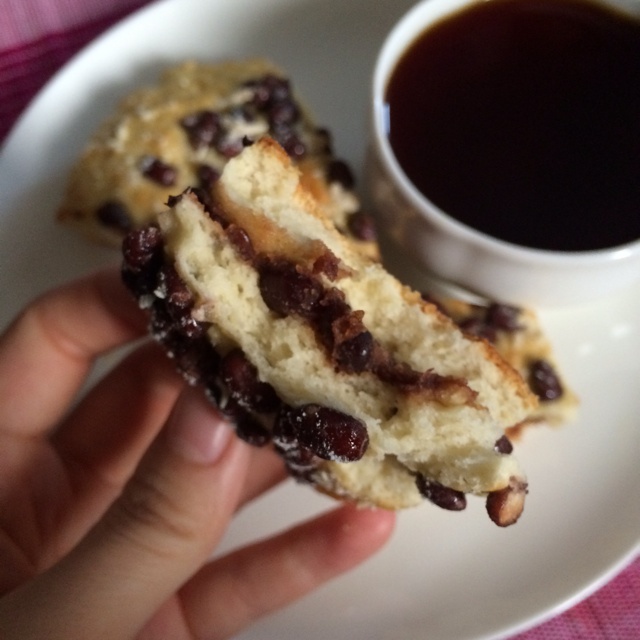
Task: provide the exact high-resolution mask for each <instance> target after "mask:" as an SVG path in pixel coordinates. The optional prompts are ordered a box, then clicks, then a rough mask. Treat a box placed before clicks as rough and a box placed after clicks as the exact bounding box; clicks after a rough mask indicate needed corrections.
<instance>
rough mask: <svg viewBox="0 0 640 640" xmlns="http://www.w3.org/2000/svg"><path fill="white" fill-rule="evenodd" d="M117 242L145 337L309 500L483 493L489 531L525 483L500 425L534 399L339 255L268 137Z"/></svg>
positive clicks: (431, 315) (455, 497) (493, 362)
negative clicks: (272, 453) (308, 488)
mask: <svg viewBox="0 0 640 640" xmlns="http://www.w3.org/2000/svg"><path fill="white" fill-rule="evenodd" d="M170 204H171V209H170V210H169V211H167V212H165V213H163V214H161V215H160V216H159V229H157V228H149V229H146V230H143V231H139V232H137V233H134V234H132V235H130V236H129V237H128V238H127V240H126V242H125V246H124V256H125V265H124V269H123V275H124V278H125V281H126V282H127V283H128V285H129V286H130V288H131V289H132V290H133V291H134V292H135V294H136V295H137V296H138V297H139V299H140V301H141V302H142V303H143V304H144V305H145V306H148V307H149V308H150V309H151V316H152V328H153V331H154V333H155V334H156V336H157V337H158V338H159V339H160V340H161V341H162V342H163V343H164V344H165V346H166V347H167V349H168V350H169V351H170V352H171V353H172V354H173V355H174V357H175V358H176V362H177V364H178V366H179V368H180V369H181V370H183V372H185V374H186V375H187V376H188V378H189V379H190V380H191V381H194V382H195V381H197V382H198V383H200V384H202V385H203V386H204V387H205V388H206V389H207V391H208V392H209V394H210V395H211V396H212V397H213V398H214V399H215V400H216V402H218V404H219V405H220V406H221V408H222V409H223V410H225V411H226V412H227V413H228V414H229V415H231V416H232V417H233V418H234V419H235V420H236V423H237V424H238V431H239V433H240V434H241V435H243V437H245V438H246V439H248V440H250V441H254V442H258V443H265V442H268V441H273V443H274V445H275V448H276V449H277V450H278V451H279V453H280V454H281V455H282V457H283V458H284V460H285V462H286V463H287V465H288V467H289V470H290V471H291V472H292V474H293V475H295V476H296V477H298V478H299V479H302V480H306V481H308V482H311V483H313V484H314V485H316V486H317V487H319V488H320V489H322V490H323V491H325V492H327V493H330V494H332V495H335V496H337V497H343V498H348V499H352V500H355V501H358V502H361V503H363V504H372V505H378V506H382V507H385V508H391V509H400V508H405V507H411V506H414V505H417V504H419V503H420V502H421V501H422V500H423V499H424V498H425V497H426V498H428V499H430V500H431V501H432V502H435V503H436V504H438V505H439V506H442V507H444V508H450V509H460V508H463V507H464V505H465V500H466V498H465V494H468V493H471V494H477V495H484V496H487V508H488V511H489V515H490V517H491V518H492V519H493V520H494V521H495V522H496V523H497V524H499V525H502V526H505V525H508V524H512V523H513V522H515V520H517V518H518V516H519V515H520V513H521V511H522V507H523V503H524V496H525V494H526V480H525V476H524V473H523V471H522V470H521V468H520V466H519V464H518V462H517V460H516V458H515V457H514V456H513V455H512V454H511V446H510V443H509V441H508V440H507V438H506V437H505V436H504V432H505V429H506V428H507V427H510V426H513V425H514V424H517V423H519V422H520V421H522V420H524V419H525V418H526V416H527V415H528V414H529V413H530V412H531V410H532V408H533V407H534V406H535V402H536V401H535V398H534V397H533V395H532V394H531V393H530V391H529V389H528V387H527V385H526V384H525V383H524V381H523V380H522V379H521V377H520V376H519V375H518V374H517V373H516V372H515V371H514V370H513V369H512V368H511V367H510V366H509V365H507V364H506V363H505V362H504V361H503V360H502V359H501V358H500V357H499V356H498V355H497V353H496V352H495V350H494V349H493V348H492V347H491V346H490V345H488V344H487V343H486V342H484V341H481V340H476V339H473V338H470V337H468V336H466V335H465V334H463V332H462V331H460V330H459V328H458V327H457V326H456V325H455V323H454V322H453V321H451V320H450V319H449V318H447V317H446V316H444V315H443V314H441V313H440V312H438V310H437V309H436V307H435V306H433V305H432V304H430V303H428V302H425V301H424V300H422V298H421V296H420V295H419V294H418V293H416V292H413V291H410V290H409V289H407V288H406V287H404V286H402V285H401V284H400V283H399V282H398V281H397V280H396V279H394V278H393V277H392V276H391V275H389V274H388V273H387V272H386V271H385V270H384V269H383V267H382V266H381V265H380V264H379V263H377V262H375V261H372V260H370V259H369V258H367V257H366V256H365V255H363V254H362V252H358V251H357V250H355V249H354V248H353V245H351V244H350V243H349V241H348V240H346V239H345V238H344V237H343V236H342V235H341V234H340V233H339V232H337V231H336V229H335V227H334V226H333V225H332V224H331V223H330V222H329V221H327V219H326V217H325V216H324V215H323V214H322V212H320V211H319V210H318V209H317V203H316V201H315V200H314V198H313V197H312V196H311V195H310V193H309V192H308V191H307V190H305V189H304V188H303V187H302V186H301V184H300V174H299V171H298V170H297V169H296V168H295V167H294V166H293V164H292V162H291V160H290V158H289V157H288V156H287V154H286V153H284V152H283V151H282V149H281V148H280V147H279V146H278V145H277V144H276V143H275V142H273V141H272V140H270V139H268V138H264V139H261V140H260V141H258V142H257V143H255V144H254V145H252V146H250V147H247V148H246V149H245V150H243V152H242V153H241V154H240V155H238V156H237V157H236V158H234V159H232V160H230V161H229V163H228V164H227V165H226V166H225V168H224V171H223V173H222V176H221V178H220V180H219V181H218V182H217V183H216V187H215V189H214V199H213V200H212V201H211V202H209V203H207V204H206V208H205V205H203V203H201V202H200V201H199V200H198V199H197V197H196V195H195V194H194V193H192V192H186V193H185V194H183V195H182V196H178V197H176V198H173V199H171V201H170Z"/></svg>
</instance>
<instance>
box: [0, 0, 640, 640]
mask: <svg viewBox="0 0 640 640" xmlns="http://www.w3.org/2000/svg"><path fill="white" fill-rule="evenodd" d="M211 1H215V0H211ZM146 4H148V0H110V1H109V2H104V1H101V0H0V96H1V99H0V143H1V142H2V141H3V140H4V139H5V137H6V135H7V134H8V133H9V131H10V130H11V127H12V126H13V124H14V123H15V121H16V119H17V118H18V116H19V115H20V113H21V112H22V111H23V110H24V108H25V107H26V106H27V105H28V103H29V101H30V100H31V99H32V98H33V96H34V95H35V94H36V93H37V92H38V90H39V89H40V88H41V87H42V86H43V85H44V84H45V83H46V81H47V80H48V79H49V78H50V77H51V76H52V75H53V73H54V72H55V71H57V70H58V69H59V68H60V67H61V66H62V65H63V64H64V63H65V62H66V61H67V60H69V58H71V56H73V55H74V54H75V53H76V52H77V51H78V50H80V49H81V48H82V47H83V46H84V45H85V44H87V43H88V42H90V41H91V40H92V39H93V38H95V37H96V36H97V35H99V34H100V33H102V32H103V31H104V30H105V29H107V28H108V27H110V26H111V25H112V24H114V23H116V22H117V21H118V20H120V19H121V18H123V17H125V16H126V15H128V14H130V13H132V12H133V11H135V10H136V9H138V8H140V7H142V6H143V5H146ZM634 639H640V559H637V560H636V561H635V562H634V563H633V564H631V566H629V567H628V568H627V569H626V570H624V571H623V572H622V573H621V574H619V575H618V576H617V577H616V578H615V579H613V580H612V581H611V582H610V583H608V584H607V585H605V586H604V587H602V588H601V589H599V590H598V591H597V592H596V593H595V594H593V595H592V596H590V597H589V598H587V599H586V600H584V601H583V602H581V603H580V604H578V605H576V606H574V607H573V608H572V609H570V610H568V611H566V612H564V613H563V614H561V615H559V616H557V617H555V618H553V619H551V620H549V621H547V622H545V623H544V624H542V625H540V626H538V627H536V628H534V629H531V630H530V631H527V632H525V633H522V634H520V635H518V636H517V640H634Z"/></svg>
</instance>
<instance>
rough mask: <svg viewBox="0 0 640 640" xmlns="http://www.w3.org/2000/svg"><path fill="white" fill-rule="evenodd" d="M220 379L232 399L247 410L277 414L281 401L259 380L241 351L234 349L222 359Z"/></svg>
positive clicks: (268, 386) (267, 385)
mask: <svg viewBox="0 0 640 640" xmlns="http://www.w3.org/2000/svg"><path fill="white" fill-rule="evenodd" d="M220 378H221V379H222V381H223V382H224V383H225V385H226V386H227V388H228V390H229V394H230V396H231V398H232V399H233V400H234V401H235V402H236V403H237V404H238V405H239V406H241V407H243V408H244V409H246V410H253V411H257V412H259V413H275V412H276V411H277V410H278V407H279V406H280V400H279V398H278V396H277V395H276V392H275V390H274V389H273V387H272V386H271V385H269V384H267V383H266V382H262V381H261V380H260V379H259V378H258V370H257V369H256V368H255V366H254V365H253V364H251V362H249V360H248V358H247V357H246V355H245V354H244V353H243V352H242V350H241V349H233V350H232V351H230V352H229V353H227V354H226V355H225V357H224V358H222V362H221V363H220Z"/></svg>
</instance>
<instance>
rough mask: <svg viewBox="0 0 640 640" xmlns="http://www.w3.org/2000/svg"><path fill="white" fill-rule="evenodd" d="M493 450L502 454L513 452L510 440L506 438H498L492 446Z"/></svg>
mask: <svg viewBox="0 0 640 640" xmlns="http://www.w3.org/2000/svg"><path fill="white" fill-rule="evenodd" d="M493 448H494V449H495V450H496V451H497V452H498V453H502V454H507V455H508V454H510V453H512V452H513V445H512V444H511V440H509V438H507V436H500V437H499V438H498V439H497V440H496V443H495V444H494V445H493Z"/></svg>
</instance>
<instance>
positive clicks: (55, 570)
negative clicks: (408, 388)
mask: <svg viewBox="0 0 640 640" xmlns="http://www.w3.org/2000/svg"><path fill="white" fill-rule="evenodd" d="M144 333H145V319H144V316H143V314H142V313H141V312H140V311H139V310H138V309H137V308H136V306H135V304H134V302H133V300H132V299H130V297H129V295H128V293H127V292H126V291H125V290H124V287H122V286H121V284H120V281H119V276H118V274H117V273H116V272H115V271H108V272H102V273H99V274H96V275H92V276H89V277H86V278H84V279H83V280H80V281H77V282H74V283H71V284H69V285H66V286H64V287H61V288H59V289H56V290H54V291H52V292H50V293H47V294H45V295H44V296H42V297H40V298H39V299H38V300H37V301H35V302H34V303H33V304H31V305H30V306H29V307H28V308H27V309H26V310H25V311H24V312H23V313H22V314H21V315H20V316H19V317H18V318H17V319H16V320H15V321H14V322H13V323H12V325H11V326H10V327H8V329H7V330H6V331H5V333H4V334H3V335H2V336H0V637H1V638H3V640H13V639H14V638H20V639H21V640H25V639H26V640H29V639H31V638H45V637H46V638H47V639H50V640H56V639H58V638H64V639H65V640H69V639H73V638H83V639H84V638H91V639H92V640H96V639H99V638H109V639H113V638H118V639H121V638H134V637H136V638H144V639H152V638H162V639H165V638H171V639H172V640H182V639H190V638H208V639H215V638H226V637H229V636H230V635H232V634H234V633H236V632H238V631H239V630H241V629H242V628H243V627H246V626H248V625H250V624H251V623H253V622H254V621H255V620H257V619H258V618H259V617H260V616H263V615H265V614H268V613H270V612H272V611H274V610H276V609H278V608H281V607H283V606H285V605H287V604H289V603H291V602H292V601H294V600H295V599H296V598H299V597H301V596H302V595H304V594H306V593H308V592H309V591H311V590H313V589H314V588H315V587H317V586H318V585H320V584H321V583H323V582H325V581H327V580H329V579H331V578H333V577H335V576H337V575H339V574H341V573H343V572H345V571H347V570H349V569H351V568H353V567H355V566H356V565H358V564H359V563H360V562H362V561H364V560H365V559H366V558H368V557H369V556H370V555H371V554H373V553H374V552H375V551H377V550H378V549H379V548H380V547H381V546H382V545H383V544H384V542H385V541H386V540H387V539H388V537H389V535H390V534H391V530H392V528H393V521H394V518H393V514H391V513H389V512H385V511H380V510H377V511H376V510H369V509H357V508H354V507H353V506H350V505H343V506H340V507H338V508H337V509H335V510H333V511H331V512H329V513H326V514H324V515H321V516H319V517H317V518H315V519H313V520H311V521H308V522H305V523H302V524H300V525H298V526H296V527H295V528H293V529H290V530H288V531H285V532H283V533H281V534H279V535H277V536H274V537H272V538H270V539H267V540H262V541H260V542H256V543H254V544H252V545H249V546H246V547H244V548H241V549H239V550H237V551H233V552H231V553H230V554H228V555H226V556H223V557H220V558H216V559H212V552H213V550H214V549H215V547H216V545H217V544H218V543H219V541H220V539H221V538H222V536H223V534H224V532H225V529H226V528H227V526H228V524H229V522H230V520H231V518H232V517H233V515H234V513H235V512H236V511H237V510H238V509H239V508H240V507H241V506H242V505H244V504H246V503H247V502H249V501H251V500H252V499H253V498H255V497H256V496H258V495H260V494H262V493H263V492H265V491H266V490H267V489H269V488H270V487H272V486H273V485H275V484H276V483H277V482H279V481H280V480H282V479H283V478H284V477H285V473H284V470H283V466H282V464H281V462H280V460H279V459H278V458H277V456H276V455H275V454H274V453H273V452H272V451H270V450H268V449H255V448H252V447H249V446H248V445H246V444H245V443H243V442H242V441H240V440H239V439H237V438H235V437H234V436H233V434H232V430H231V429H230V427H229V426H228V425H227V424H226V422H225V421H224V419H223V418H222V417H221V415H220V414H219V413H218V412H217V411H216V410H215V408H214V407H213V406H212V405H210V404H209V403H208V401H206V400H205V399H204V396H203V394H202V393H201V392H199V391H198V390H197V389H192V388H189V387H185V385H184V383H183V382H182V380H181V379H180V378H179V376H178V375H177V374H176V373H175V372H174V370H173V367H172V364H171V362H170V361H169V360H168V359H167V358H166V356H165V355H164V354H163V353H162V352H161V351H160V348H159V347H158V346H157V345H156V344H154V343H150V342H144V343H142V344H141V345H139V346H136V347H135V348H133V349H132V350H131V351H130V352H129V354H128V355H127V356H126V357H125V358H124V359H123V360H122V361H121V362H120V363H119V364H117V365H116V366H115V367H114V369H113V370H112V371H111V372H110V373H108V374H107V375H106V376H105V377H104V379H103V380H101V381H100V382H99V383H98V384H97V385H96V386H95V387H94V388H93V389H91V390H90V391H89V392H88V393H87V394H86V395H84V397H83V398H82V399H81V400H79V401H78V403H77V404H76V405H75V406H74V407H73V409H71V410H70V409H69V407H70V405H71V404H72V403H73V402H74V399H75V398H76V395H77V394H78V392H79V390H80V389H81V387H82V385H83V382H84V380H85V379H86V376H87V374H88V372H89V370H90V368H91V365H92V363H93V361H94V360H95V358H96V357H98V356H99V355H101V354H104V353H107V352H109V351H111V350H113V349H114V348H116V347H118V346H120V345H123V344H125V343H128V342H132V341H133V340H135V339H136V338H139V337H141V336H143V335H144Z"/></svg>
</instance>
